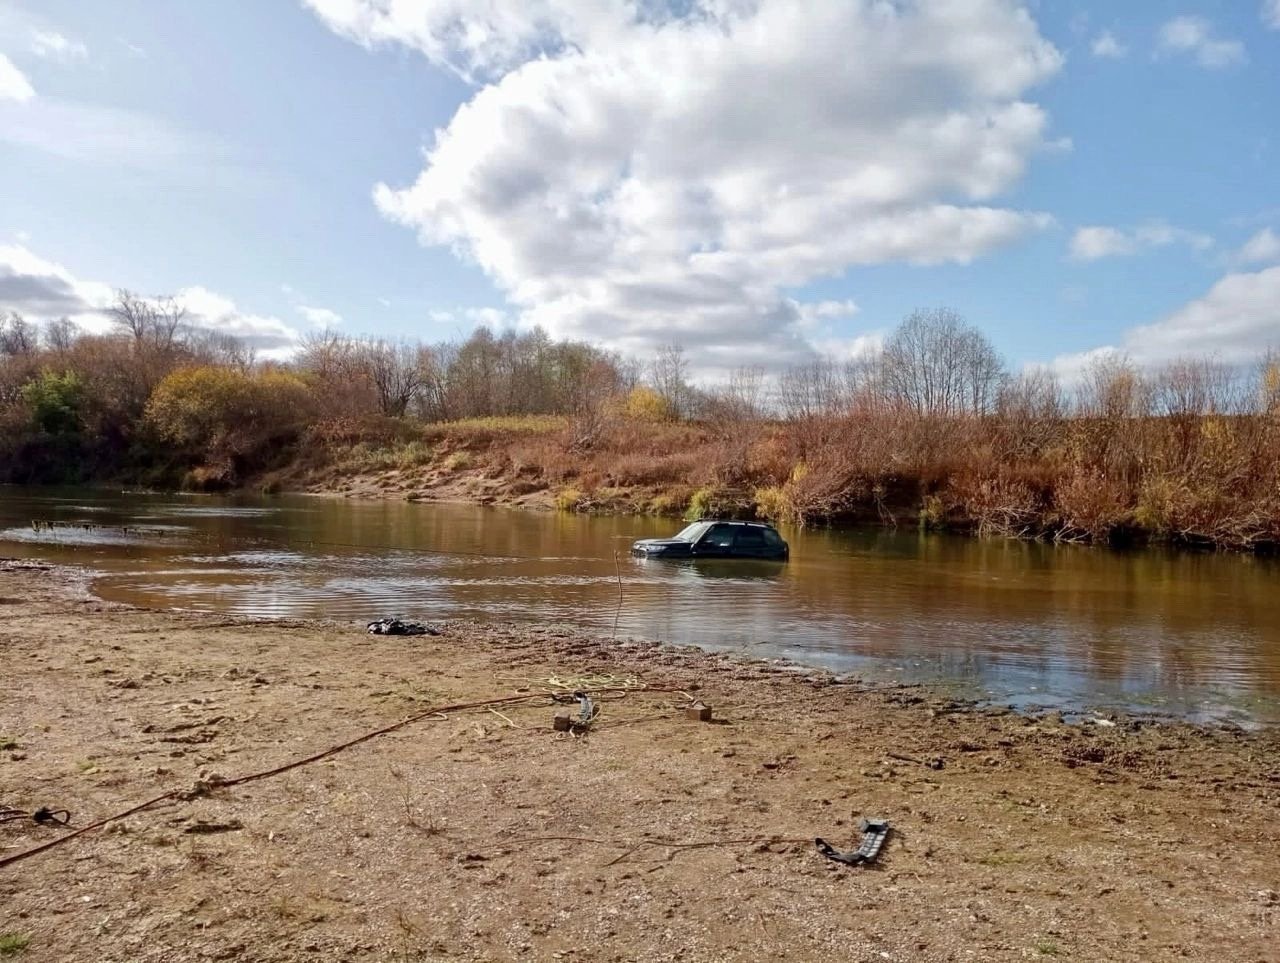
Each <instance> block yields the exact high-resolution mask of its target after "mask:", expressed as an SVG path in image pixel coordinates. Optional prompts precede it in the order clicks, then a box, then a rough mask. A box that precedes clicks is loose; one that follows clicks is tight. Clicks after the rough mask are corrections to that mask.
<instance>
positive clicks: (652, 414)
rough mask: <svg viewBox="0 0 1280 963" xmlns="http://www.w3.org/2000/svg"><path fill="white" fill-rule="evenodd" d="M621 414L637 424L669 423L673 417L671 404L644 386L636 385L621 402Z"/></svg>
mask: <svg viewBox="0 0 1280 963" xmlns="http://www.w3.org/2000/svg"><path fill="white" fill-rule="evenodd" d="M621 407H622V414H623V416H624V417H626V418H630V419H631V420H633V421H639V422H657V421H670V420H672V419H673V418H674V417H675V412H674V411H673V410H672V408H671V403H670V402H669V401H668V400H667V399H666V398H664V397H663V396H662V395H660V394H658V392H656V391H654V390H653V389H652V388H649V387H647V386H645V385H637V386H636V387H634V388H632V389H631V391H630V392H628V393H627V396H626V397H625V399H623V402H622V406H621Z"/></svg>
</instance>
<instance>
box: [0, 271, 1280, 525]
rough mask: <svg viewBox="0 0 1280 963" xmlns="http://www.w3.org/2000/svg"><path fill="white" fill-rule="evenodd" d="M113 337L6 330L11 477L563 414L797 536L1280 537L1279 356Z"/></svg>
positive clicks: (1, 447) (167, 480) (928, 338)
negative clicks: (1083, 360)
mask: <svg viewBox="0 0 1280 963" xmlns="http://www.w3.org/2000/svg"><path fill="white" fill-rule="evenodd" d="M109 316H110V319H111V322H112V324H111V329H110V330H108V331H106V332H104V333H98V334H94V333H87V332H84V331H82V330H80V329H78V328H77V327H76V326H75V325H73V324H71V323H70V322H68V321H65V320H63V321H59V322H54V323H51V324H45V325H42V326H36V325H33V324H31V323H29V322H27V321H26V320H24V319H23V318H21V317H20V316H17V315H10V316H8V317H6V318H4V319H2V320H0V480H5V481H19V482H52V481H65V482H74V481H86V480H99V479H119V480H128V481H136V482H143V483H149V484H154V485H174V484H188V485H195V486H200V487H226V486H234V485H239V484H243V483H245V482H246V481H247V480H249V479H251V478H254V477H256V476H258V475H261V474H262V473H263V472H266V471H270V470H272V469H276V468H279V467H280V466H282V465H285V464H287V463H288V462H289V461H290V459H292V458H293V457H295V455H296V454H297V452H298V451H299V450H300V448H303V447H307V448H311V447H314V446H315V445H333V444H348V445H352V444H366V443H367V444H384V443H389V441H388V439H394V438H404V437H406V434H405V433H406V432H408V433H409V434H412V432H413V430H414V427H413V426H415V425H423V424H435V423H441V422H450V423H452V422H463V421H466V420H468V419H484V418H511V417H523V416H541V415H554V416H561V418H562V420H563V425H564V427H563V430H562V431H561V432H560V433H559V434H558V435H557V437H556V439H555V440H554V445H556V446H558V447H559V449H560V450H561V455H562V456H563V457H560V456H557V457H558V458H560V460H559V462H558V463H559V464H560V465H561V466H562V467H561V468H559V469H557V472H556V473H555V477H556V478H561V476H563V475H564V474H565V472H566V471H568V472H570V473H572V472H573V471H575V469H574V468H572V467H570V468H568V469H566V468H564V467H563V466H564V465H566V464H567V465H570V466H572V465H573V464H574V463H575V459H576V460H577V462H580V463H581V464H584V465H585V464H586V463H587V462H589V461H590V459H591V457H592V456H591V453H592V452H596V453H597V454H599V456H600V457H601V458H602V459H605V460H607V459H608V457H611V456H608V454H607V453H608V452H609V451H610V449H611V446H613V447H615V448H618V449H619V450H618V451H617V452H616V455H617V457H616V458H613V461H614V462H615V463H616V464H631V463H633V462H637V459H641V458H642V457H649V456H642V455H641V454H640V453H639V448H643V447H644V446H643V444H641V443H640V442H639V439H641V438H642V437H643V434H644V432H643V426H644V425H651V426H652V425H659V424H667V425H671V424H679V425H686V426H689V427H690V432H689V433H686V434H685V435H684V436H682V437H683V438H684V439H685V441H686V443H688V444H693V445H699V446H702V447H703V449H704V450H703V451H702V452H701V455H700V456H699V458H698V459H695V460H689V461H687V462H679V463H680V464H686V465H687V467H686V468H684V469H681V472H683V474H681V475H680V477H678V478H677V477H676V474H679V473H675V469H674V468H672V469H671V473H669V474H670V477H664V476H663V474H662V472H661V471H656V470H655V469H653V465H656V464H657V463H658V462H662V463H663V464H668V463H669V464H670V465H675V464H677V461H678V459H677V461H669V460H668V461H664V460H663V459H665V458H666V456H665V455H663V454H662V453H661V452H659V451H657V450H656V449H655V451H654V452H653V453H652V455H651V457H650V461H651V462H652V463H653V465H650V468H649V469H648V470H639V469H638V474H637V476H636V477H641V478H644V479H647V480H648V481H647V482H646V483H652V484H660V483H663V482H664V481H666V482H669V483H671V484H678V485H688V484H696V485H699V486H701V487H704V488H707V489H716V488H720V489H725V490H738V491H746V492H749V493H750V495H751V501H752V503H753V504H754V505H755V508H756V511H757V512H758V513H760V514H765V515H770V516H773V517H778V518H783V519H789V520H792V521H798V522H805V521H812V520H819V519H834V518H841V517H846V516H849V515H867V514H871V513H874V516H876V517H881V518H883V519H885V520H890V521H892V522H897V521H899V520H900V519H901V518H903V517H904V506H906V507H908V508H909V509H910V511H914V512H916V513H917V514H918V516H919V518H920V519H921V520H923V521H925V522H926V523H929V524H933V523H937V524H948V523H956V524H962V525H968V526H970V527H974V528H977V529H979V530H981V531H985V532H988V533H992V534H1007V535H1008V534H1011V535H1037V536H1044V535H1047V536H1050V537H1055V538H1059V539H1077V538H1079V539H1089V540H1099V539H1112V540H1114V539H1115V538H1116V537H1119V536H1122V535H1123V534H1124V533H1125V532H1126V531H1159V532H1164V533H1166V534H1168V535H1169V536H1170V537H1176V538H1179V539H1181V540H1185V541H1203V542H1207V543H1212V544H1234V545H1238V546H1240V547H1246V546H1257V545H1261V544H1264V543H1265V544H1271V543H1275V542H1280V360H1278V359H1277V357H1276V356H1275V355H1274V354H1271V355H1266V356H1263V357H1260V358H1259V359H1258V362H1257V364H1256V365H1254V366H1251V367H1247V368H1242V367H1239V366H1235V367H1232V366H1227V365H1223V364H1220V363H1217V362H1215V361H1213V360H1211V359H1204V358H1193V359H1182V360H1178V361H1174V362H1171V363H1169V364H1167V365H1164V366H1162V367H1159V368H1141V367H1139V366H1137V365H1135V364H1134V363H1132V362H1131V361H1129V360H1128V359H1125V358H1123V357H1119V356H1114V357H1101V358H1099V359H1097V360H1095V361H1094V362H1093V363H1092V364H1090V365H1089V366H1088V367H1087V368H1086V369H1085V370H1084V371H1083V372H1081V373H1080V375H1079V377H1078V378H1077V379H1075V381H1074V382H1073V383H1072V384H1071V385H1069V386H1064V385H1063V384H1062V383H1061V382H1060V381H1059V379H1058V378H1057V377H1056V376H1055V375H1054V374H1053V373H1052V372H1050V371H1048V370H1046V369H1030V370H1025V371H1022V372H1020V373H1015V372H1012V371H1010V370H1009V369H1008V367H1007V365H1006V364H1005V363H1004V361H1003V359H1002V358H1001V357H1000V355H999V353H998V352H997V351H996V350H995V348H994V347H993V345H992V344H991V342H990V341H989V339H987V338H986V337H985V336H984V335H983V334H982V333H981V332H980V331H979V330H978V329H977V328H975V327H974V326H973V325H971V324H969V323H968V322H967V321H965V320H964V319H963V318H962V317H960V316H959V315H958V314H956V313H955V312H953V311H950V310H947V309H935V310H930V311H918V312H914V313H912V314H911V315H909V316H908V317H907V318H905V319H904V320H903V322H902V323H901V324H900V325H899V326H898V327H897V328H896V329H895V330H894V331H893V332H892V333H891V334H890V335H889V336H888V337H887V338H886V340H885V342H884V344H883V346H882V347H881V348H880V350H878V351H876V352H875V353H873V354H870V355H868V356H864V357H860V358H857V359H853V360H834V359H822V358H819V359H815V360H813V361H810V362H808V363H803V364H797V365H793V366H791V367H788V368H786V369H784V370H781V371H776V372H767V371H765V370H764V369H763V368H760V367H750V366H747V367H741V368H738V369H735V370H733V371H731V372H728V373H727V375H726V376H725V377H724V378H722V379H720V380H718V381H717V382H716V383H714V384H697V383H695V380H694V379H693V378H692V377H691V375H690V367H689V363H688V360H687V358H686V357H685V354H684V351H683V350H682V349H681V347H680V346H679V345H674V344H673V345H667V346H664V347H662V348H660V349H659V350H658V351H656V352H655V354H654V356H653V357H652V358H649V359H646V360H641V359H633V358H624V357H621V356H619V355H617V354H615V353H612V352H608V351H604V350H602V349H600V348H599V347H596V346H593V345H590V344H587V343H583V342H579V341H561V340H555V339H553V338H551V337H549V336H548V335H547V334H546V333H545V332H542V331H540V330H533V331H525V332H516V331H506V332H502V333H496V332H494V331H492V330H490V329H489V328H486V327H480V328H477V329H476V330H475V331H474V332H473V333H472V334H471V335H470V336H469V337H467V338H466V339H464V340H460V341H453V342H441V343H436V344H423V343H416V342H410V341H403V340H388V339H380V338H360V337H353V336H350V335H346V334H343V333H339V332H335V331H324V332H320V333H316V334H313V335H312V336H310V337H308V338H306V339H305V340H304V342H303V343H302V345H301V346H300V348H299V350H298V351H297V352H296V353H295V354H294V355H293V356H292V357H291V358H290V359H289V360H288V361H287V362H280V361H267V360H262V359H259V358H257V357H256V356H255V353H254V352H253V351H252V350H251V348H249V347H248V346H247V345H246V344H245V343H244V342H242V341H239V340H237V339H236V338H233V337H230V336H227V335H222V334H218V333H215V332H210V331H208V330H206V329H203V328H201V327H198V326H196V325H193V324H192V323H191V321H190V319H189V317H188V316H187V314H186V312H185V311H184V309H183V308H182V306H181V305H180V304H179V303H178V302H176V301H174V300H172V299H147V298H141V297H138V296H137V295H134V294H132V293H130V292H127V291H121V292H119V294H118V295H117V298H116V301H115V303H114V305H113V306H112V308H111V310H110V312H109ZM637 426H640V427H637ZM695 429H696V430H695ZM650 434H653V432H650ZM637 445H639V448H637ZM495 470H502V466H501V465H499V466H497V468H496V469H495ZM672 473H674V474H672ZM616 475H617V473H616V472H614V473H613V475H611V476H610V479H611V480H612V481H617V480H618V479H617V478H616V477H614V476H616ZM548 477H549V478H550V477H551V476H550V475H548Z"/></svg>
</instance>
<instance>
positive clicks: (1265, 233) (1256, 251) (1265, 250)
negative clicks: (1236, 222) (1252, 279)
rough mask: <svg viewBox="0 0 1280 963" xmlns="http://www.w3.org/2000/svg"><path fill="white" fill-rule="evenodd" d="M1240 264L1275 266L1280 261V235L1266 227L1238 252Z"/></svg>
mask: <svg viewBox="0 0 1280 963" xmlns="http://www.w3.org/2000/svg"><path fill="white" fill-rule="evenodd" d="M1236 260H1237V261H1238V262H1239V263H1240V264H1275V263H1276V262H1278V261H1280V235H1278V234H1276V232H1275V231H1273V230H1271V228H1269V227H1264V228H1263V229H1262V230H1261V231H1259V232H1258V233H1257V234H1255V235H1253V237H1251V238H1249V240H1247V241H1245V242H1244V245H1243V246H1242V247H1241V248H1240V250H1239V251H1238V252H1236Z"/></svg>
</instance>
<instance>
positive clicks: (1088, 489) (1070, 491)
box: [1053, 468, 1132, 542]
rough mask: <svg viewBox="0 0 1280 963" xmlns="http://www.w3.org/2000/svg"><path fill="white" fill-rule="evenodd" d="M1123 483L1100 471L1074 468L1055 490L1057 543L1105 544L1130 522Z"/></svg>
mask: <svg viewBox="0 0 1280 963" xmlns="http://www.w3.org/2000/svg"><path fill="white" fill-rule="evenodd" d="M1130 505H1131V500H1130V499H1129V497H1128V494H1127V492H1126V490H1125V488H1124V486H1123V484H1122V483H1120V482H1119V481H1117V480H1116V479H1114V478H1111V477H1109V476H1107V475H1105V474H1103V473H1101V472H1098V471H1095V470H1089V469H1082V468H1077V469H1076V470H1075V471H1073V472H1072V474H1070V475H1068V476H1067V477H1066V478H1065V479H1062V480H1060V481H1059V482H1058V484H1057V485H1056V486H1055V488H1054V493H1053V508H1054V511H1055V513H1056V515H1057V520H1058V525H1057V528H1056V535H1055V537H1056V538H1057V539H1058V540H1059V541H1096V542H1101V541H1106V540H1107V539H1109V538H1110V537H1111V535H1112V534H1113V533H1114V532H1116V531H1117V530H1119V529H1120V528H1122V527H1123V526H1125V525H1127V524H1129V523H1130V522H1131V521H1132V511H1131V508H1130Z"/></svg>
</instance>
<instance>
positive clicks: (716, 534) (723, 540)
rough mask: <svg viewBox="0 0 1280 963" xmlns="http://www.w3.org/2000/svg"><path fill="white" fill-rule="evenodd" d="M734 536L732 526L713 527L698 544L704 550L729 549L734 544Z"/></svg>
mask: <svg viewBox="0 0 1280 963" xmlns="http://www.w3.org/2000/svg"><path fill="white" fill-rule="evenodd" d="M733 536H734V531H733V526H732V525H712V526H711V531H709V532H707V534H706V535H704V536H702V540H701V541H700V542H698V544H699V545H700V546H702V547H703V548H728V547H729V546H730V545H732V544H733Z"/></svg>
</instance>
